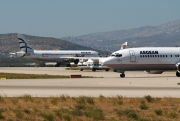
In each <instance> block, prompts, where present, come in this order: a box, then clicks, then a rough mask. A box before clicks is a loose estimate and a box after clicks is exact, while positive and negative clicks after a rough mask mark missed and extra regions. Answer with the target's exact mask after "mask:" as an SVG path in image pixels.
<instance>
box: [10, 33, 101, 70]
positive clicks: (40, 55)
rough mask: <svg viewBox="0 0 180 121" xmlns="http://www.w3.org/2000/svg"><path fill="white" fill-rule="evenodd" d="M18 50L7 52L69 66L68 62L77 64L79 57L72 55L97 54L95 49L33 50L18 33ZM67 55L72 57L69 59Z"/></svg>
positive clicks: (95, 55)
mask: <svg viewBox="0 0 180 121" xmlns="http://www.w3.org/2000/svg"><path fill="white" fill-rule="evenodd" d="M18 40H19V46H20V51H19V52H15V53H9V54H10V55H11V56H17V57H26V58H29V59H34V60H39V61H44V62H56V65H55V66H56V67H58V66H60V65H61V64H67V66H70V62H74V63H75V64H78V62H79V59H74V58H73V57H84V56H85V57H98V56H99V54H98V52H96V51H91V50H34V49H33V48H32V47H31V46H30V45H29V43H28V42H27V40H26V39H25V37H24V36H23V35H21V34H18ZM68 57H72V58H71V59H69V58H68Z"/></svg>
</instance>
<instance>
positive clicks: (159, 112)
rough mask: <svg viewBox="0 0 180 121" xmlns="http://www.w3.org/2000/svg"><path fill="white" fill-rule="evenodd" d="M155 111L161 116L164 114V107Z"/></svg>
mask: <svg viewBox="0 0 180 121" xmlns="http://www.w3.org/2000/svg"><path fill="white" fill-rule="evenodd" d="M154 112H155V113H156V115H158V116H161V115H162V114H163V111H162V109H156V110H154Z"/></svg>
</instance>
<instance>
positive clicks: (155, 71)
mask: <svg viewBox="0 0 180 121" xmlns="http://www.w3.org/2000/svg"><path fill="white" fill-rule="evenodd" d="M144 72H146V73H148V74H162V73H163V72H164V71H163V70H146V71H144Z"/></svg>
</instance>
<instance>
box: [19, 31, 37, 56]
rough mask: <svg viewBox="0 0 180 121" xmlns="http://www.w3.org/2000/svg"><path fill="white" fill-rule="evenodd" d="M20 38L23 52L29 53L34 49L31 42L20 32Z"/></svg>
mask: <svg viewBox="0 0 180 121" xmlns="http://www.w3.org/2000/svg"><path fill="white" fill-rule="evenodd" d="M18 40H19V47H20V51H21V52H25V53H27V52H29V51H33V48H32V47H31V46H30V45H29V43H28V42H27V40H26V39H25V37H24V36H23V35H22V34H18Z"/></svg>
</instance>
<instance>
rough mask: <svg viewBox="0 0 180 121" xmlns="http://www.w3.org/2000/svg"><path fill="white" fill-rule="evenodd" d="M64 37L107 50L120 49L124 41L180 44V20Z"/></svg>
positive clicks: (169, 44) (138, 45) (156, 44)
mask: <svg viewBox="0 0 180 121" xmlns="http://www.w3.org/2000/svg"><path fill="white" fill-rule="evenodd" d="M63 39H65V40H68V41H70V42H73V43H77V44H80V45H84V46H87V47H92V48H96V49H97V48H98V49H101V50H107V51H116V50H118V49H119V48H120V44H122V43H124V42H128V44H129V45H130V46H131V47H141V46H180V20H177V21H172V22H168V23H165V24H162V25H159V26H144V27H139V28H133V29H129V30H117V31H110V32H100V33H92V34H87V35H82V36H78V37H66V38H63Z"/></svg>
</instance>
